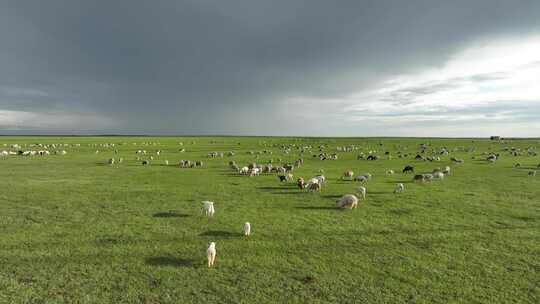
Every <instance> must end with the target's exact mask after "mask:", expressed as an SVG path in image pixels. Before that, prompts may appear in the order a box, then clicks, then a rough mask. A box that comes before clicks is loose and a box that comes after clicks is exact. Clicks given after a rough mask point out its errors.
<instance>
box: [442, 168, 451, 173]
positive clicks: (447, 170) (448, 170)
mask: <svg viewBox="0 0 540 304" xmlns="http://www.w3.org/2000/svg"><path fill="white" fill-rule="evenodd" d="M442 173H443V174H444V175H450V167H449V166H446V167H444V170H443V171H442Z"/></svg>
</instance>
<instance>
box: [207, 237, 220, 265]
mask: <svg viewBox="0 0 540 304" xmlns="http://www.w3.org/2000/svg"><path fill="white" fill-rule="evenodd" d="M216 254H217V251H216V243H215V242H211V243H210V246H208V249H207V250H206V257H207V258H208V267H212V266H214V262H215V261H216Z"/></svg>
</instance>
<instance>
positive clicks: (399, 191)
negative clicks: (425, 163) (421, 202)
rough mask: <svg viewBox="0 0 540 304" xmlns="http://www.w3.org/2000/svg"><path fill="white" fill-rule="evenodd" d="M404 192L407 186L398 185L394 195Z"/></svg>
mask: <svg viewBox="0 0 540 304" xmlns="http://www.w3.org/2000/svg"><path fill="white" fill-rule="evenodd" d="M403 190H405V186H404V185H403V184H402V183H398V184H396V187H395V188H394V193H401V192H403Z"/></svg>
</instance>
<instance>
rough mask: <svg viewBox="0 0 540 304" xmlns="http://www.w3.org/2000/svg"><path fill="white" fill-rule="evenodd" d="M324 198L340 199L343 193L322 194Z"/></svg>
mask: <svg viewBox="0 0 540 304" xmlns="http://www.w3.org/2000/svg"><path fill="white" fill-rule="evenodd" d="M321 197H322V198H328V199H339V198H341V197H342V195H329V194H328V195H321Z"/></svg>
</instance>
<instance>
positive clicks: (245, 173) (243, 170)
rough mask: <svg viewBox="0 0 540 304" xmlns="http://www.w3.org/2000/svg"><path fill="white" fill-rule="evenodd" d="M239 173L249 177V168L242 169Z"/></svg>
mask: <svg viewBox="0 0 540 304" xmlns="http://www.w3.org/2000/svg"><path fill="white" fill-rule="evenodd" d="M239 172H240V174H241V175H247V174H248V173H249V168H248V167H242V168H241V169H240V171H239Z"/></svg>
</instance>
